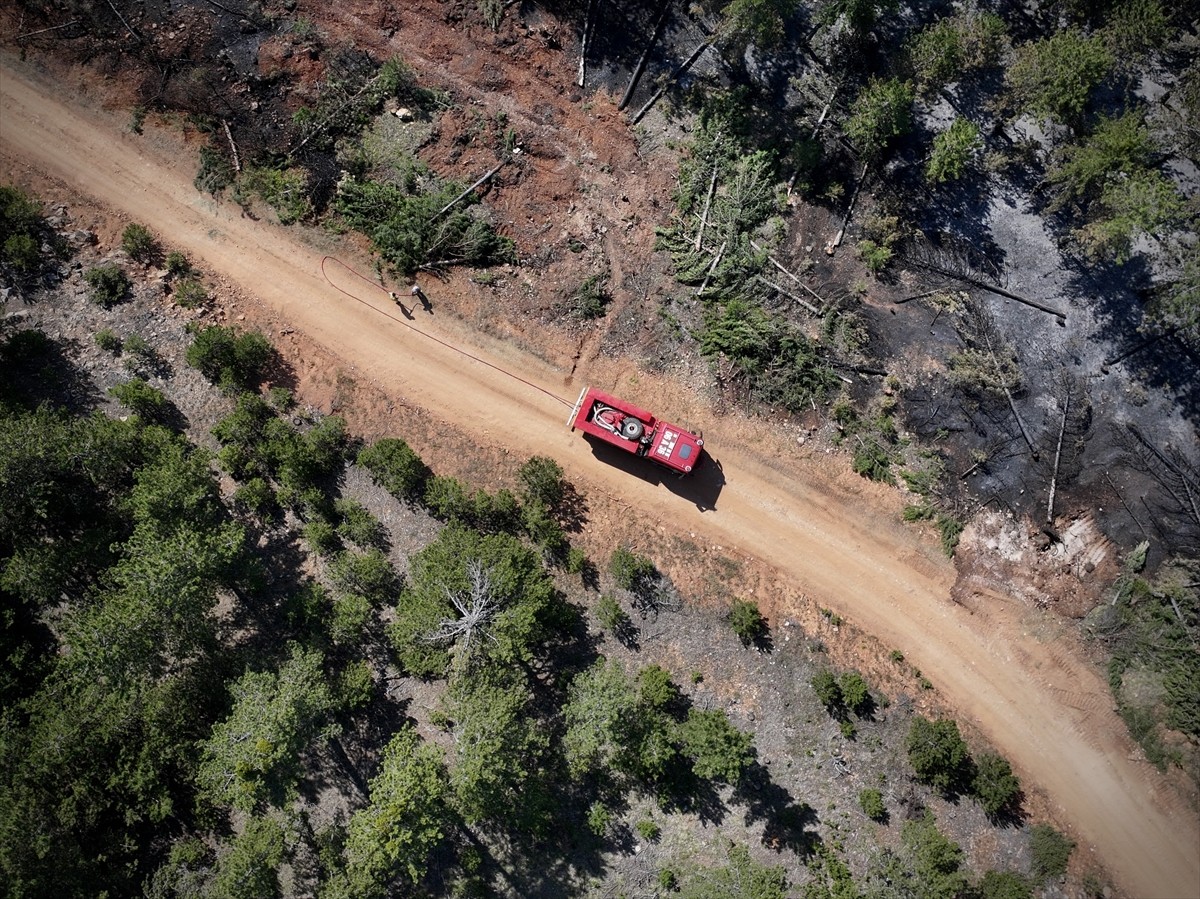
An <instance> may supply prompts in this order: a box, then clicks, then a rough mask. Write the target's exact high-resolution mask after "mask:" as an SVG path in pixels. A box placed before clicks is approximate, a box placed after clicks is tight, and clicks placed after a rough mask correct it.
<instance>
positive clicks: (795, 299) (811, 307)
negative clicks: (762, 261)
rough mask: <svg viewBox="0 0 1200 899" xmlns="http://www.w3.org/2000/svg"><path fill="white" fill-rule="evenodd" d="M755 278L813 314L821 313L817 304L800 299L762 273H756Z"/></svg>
mask: <svg viewBox="0 0 1200 899" xmlns="http://www.w3.org/2000/svg"><path fill="white" fill-rule="evenodd" d="M754 280H755V281H758V282H759V283H761V284H764V285H765V286H767V287H769V288H771V289H772V290H775V291H778V292H779V293H781V294H783V295H784V296H785V297H787V298H788V299H789V300H791V301H792V302H793V303H798V304H799V305H801V306H803V307H804V308H805V309H807V310H808V311H809V312H811V313H812V314H813V315H820V314H821V310H820V309H818V308H817V307H816V306H814V305H813V304H812V303H809V302H808V301H806V300H802V299H800V297H798V296H796V295H795V294H794V293H792V292H791V291H789V290H785V289H784V288H782V287H780V286H779V285H778V284H776V283H775V282H774V281H770V280H768V279H766V278H764V277H763V276H762V275H755V276H754Z"/></svg>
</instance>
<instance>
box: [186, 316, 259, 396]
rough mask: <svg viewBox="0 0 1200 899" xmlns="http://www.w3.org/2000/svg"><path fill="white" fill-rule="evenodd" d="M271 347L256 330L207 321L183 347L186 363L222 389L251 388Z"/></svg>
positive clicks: (256, 381) (255, 382)
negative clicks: (204, 326)
mask: <svg viewBox="0 0 1200 899" xmlns="http://www.w3.org/2000/svg"><path fill="white" fill-rule="evenodd" d="M274 355H275V350H274V348H273V347H272V346H271V344H270V343H269V342H268V340H267V338H265V337H263V335H262V334H260V333H258V332H257V331H249V332H247V333H245V334H239V333H238V332H237V330H236V329H234V328H223V327H221V326H220V325H209V326H208V327H206V328H202V329H201V330H200V331H198V332H197V333H196V335H195V337H194V338H193V339H192V343H191V346H189V347H188V349H187V362H188V365H190V366H192V367H193V368H197V369H199V370H200V373H201V374H202V375H204V377H206V378H208V380H210V381H212V382H213V383H214V384H218V385H220V386H221V388H222V389H224V390H251V389H253V388H254V387H256V386H257V385H258V383H259V381H261V380H262V377H263V375H264V374H265V372H266V369H267V367H268V366H269V365H270V364H271V361H272V359H273V357H274Z"/></svg>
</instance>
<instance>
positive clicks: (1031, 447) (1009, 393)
mask: <svg viewBox="0 0 1200 899" xmlns="http://www.w3.org/2000/svg"><path fill="white" fill-rule="evenodd" d="M983 339H984V342H985V343H986V344H987V350H988V355H989V356H991V357H992V365H994V366H995V368H996V372H997V374H998V375H999V380H1000V387H1001V389H1002V390H1003V391H1004V395H1005V397H1007V398H1008V408H1010V409H1012V414H1013V418H1015V419H1016V420H1017V427H1018V428H1020V429H1021V436H1022V437H1024V438H1025V445H1026V446H1028V447H1029V454H1030V455H1031V456H1032V457H1033V459H1034V461H1035V462H1036V461H1037V458H1038V451H1037V447H1035V446H1034V445H1033V440H1032V438H1030V436H1029V432H1028V431H1027V430H1025V422H1024V421H1023V420H1022V418H1021V413H1020V412H1018V411H1017V403H1016V401H1015V400H1014V399H1013V395H1012V390H1011V389H1009V386H1008V383H1007V382H1006V381H1005V380H1004V369H1003V367H1001V365H1000V360H999V359H997V358H996V351H995V350H993V349H992V338H991V335H989V334H988V333H987V330H986V329H984V331H983Z"/></svg>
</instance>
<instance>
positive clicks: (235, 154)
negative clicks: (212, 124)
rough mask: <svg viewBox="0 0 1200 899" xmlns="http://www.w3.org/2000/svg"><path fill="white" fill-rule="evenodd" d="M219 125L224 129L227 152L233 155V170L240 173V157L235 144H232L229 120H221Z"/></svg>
mask: <svg viewBox="0 0 1200 899" xmlns="http://www.w3.org/2000/svg"><path fill="white" fill-rule="evenodd" d="M221 124H222V125H223V126H224V127H225V139H226V140H227V141H229V152H230V153H232V154H233V170H234V171H235V172H240V171H241V170H242V157H241V156H240V155H239V154H238V148H237V144H235V143H234V142H233V132H232V131H230V130H229V120H228V119H221Z"/></svg>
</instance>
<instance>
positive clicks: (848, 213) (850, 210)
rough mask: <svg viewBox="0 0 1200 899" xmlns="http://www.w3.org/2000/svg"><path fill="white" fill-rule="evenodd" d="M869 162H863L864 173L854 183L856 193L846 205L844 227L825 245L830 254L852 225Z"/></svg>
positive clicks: (838, 245) (840, 243) (840, 242)
mask: <svg viewBox="0 0 1200 899" xmlns="http://www.w3.org/2000/svg"><path fill="white" fill-rule="evenodd" d="M868 168H869V164H868V163H863V170H862V174H861V175H859V176H858V182H857V183H856V184H855V185H854V193H852V194H851V195H850V203H849V204H848V205H847V206H846V215H845V217H844V218H843V219H842V227H841V228H839V229H838V233H837V234H836V235H835V236H834V238H833V240H831V241H830V242H829V243H828V244H826V246H825V252H826V253H828V254H829V255H830V256H832V255H833V251H834V250H836V249H837V248H838V247H840V246H841V245H842V238H843V237H845V236H846V228H847V227H849V225H850V217H851V216H852V215H854V201H855V200H857V199H858V192H859V191H860V190H862V185H863V180H864V179H865V178H866V177H867V169H868Z"/></svg>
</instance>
